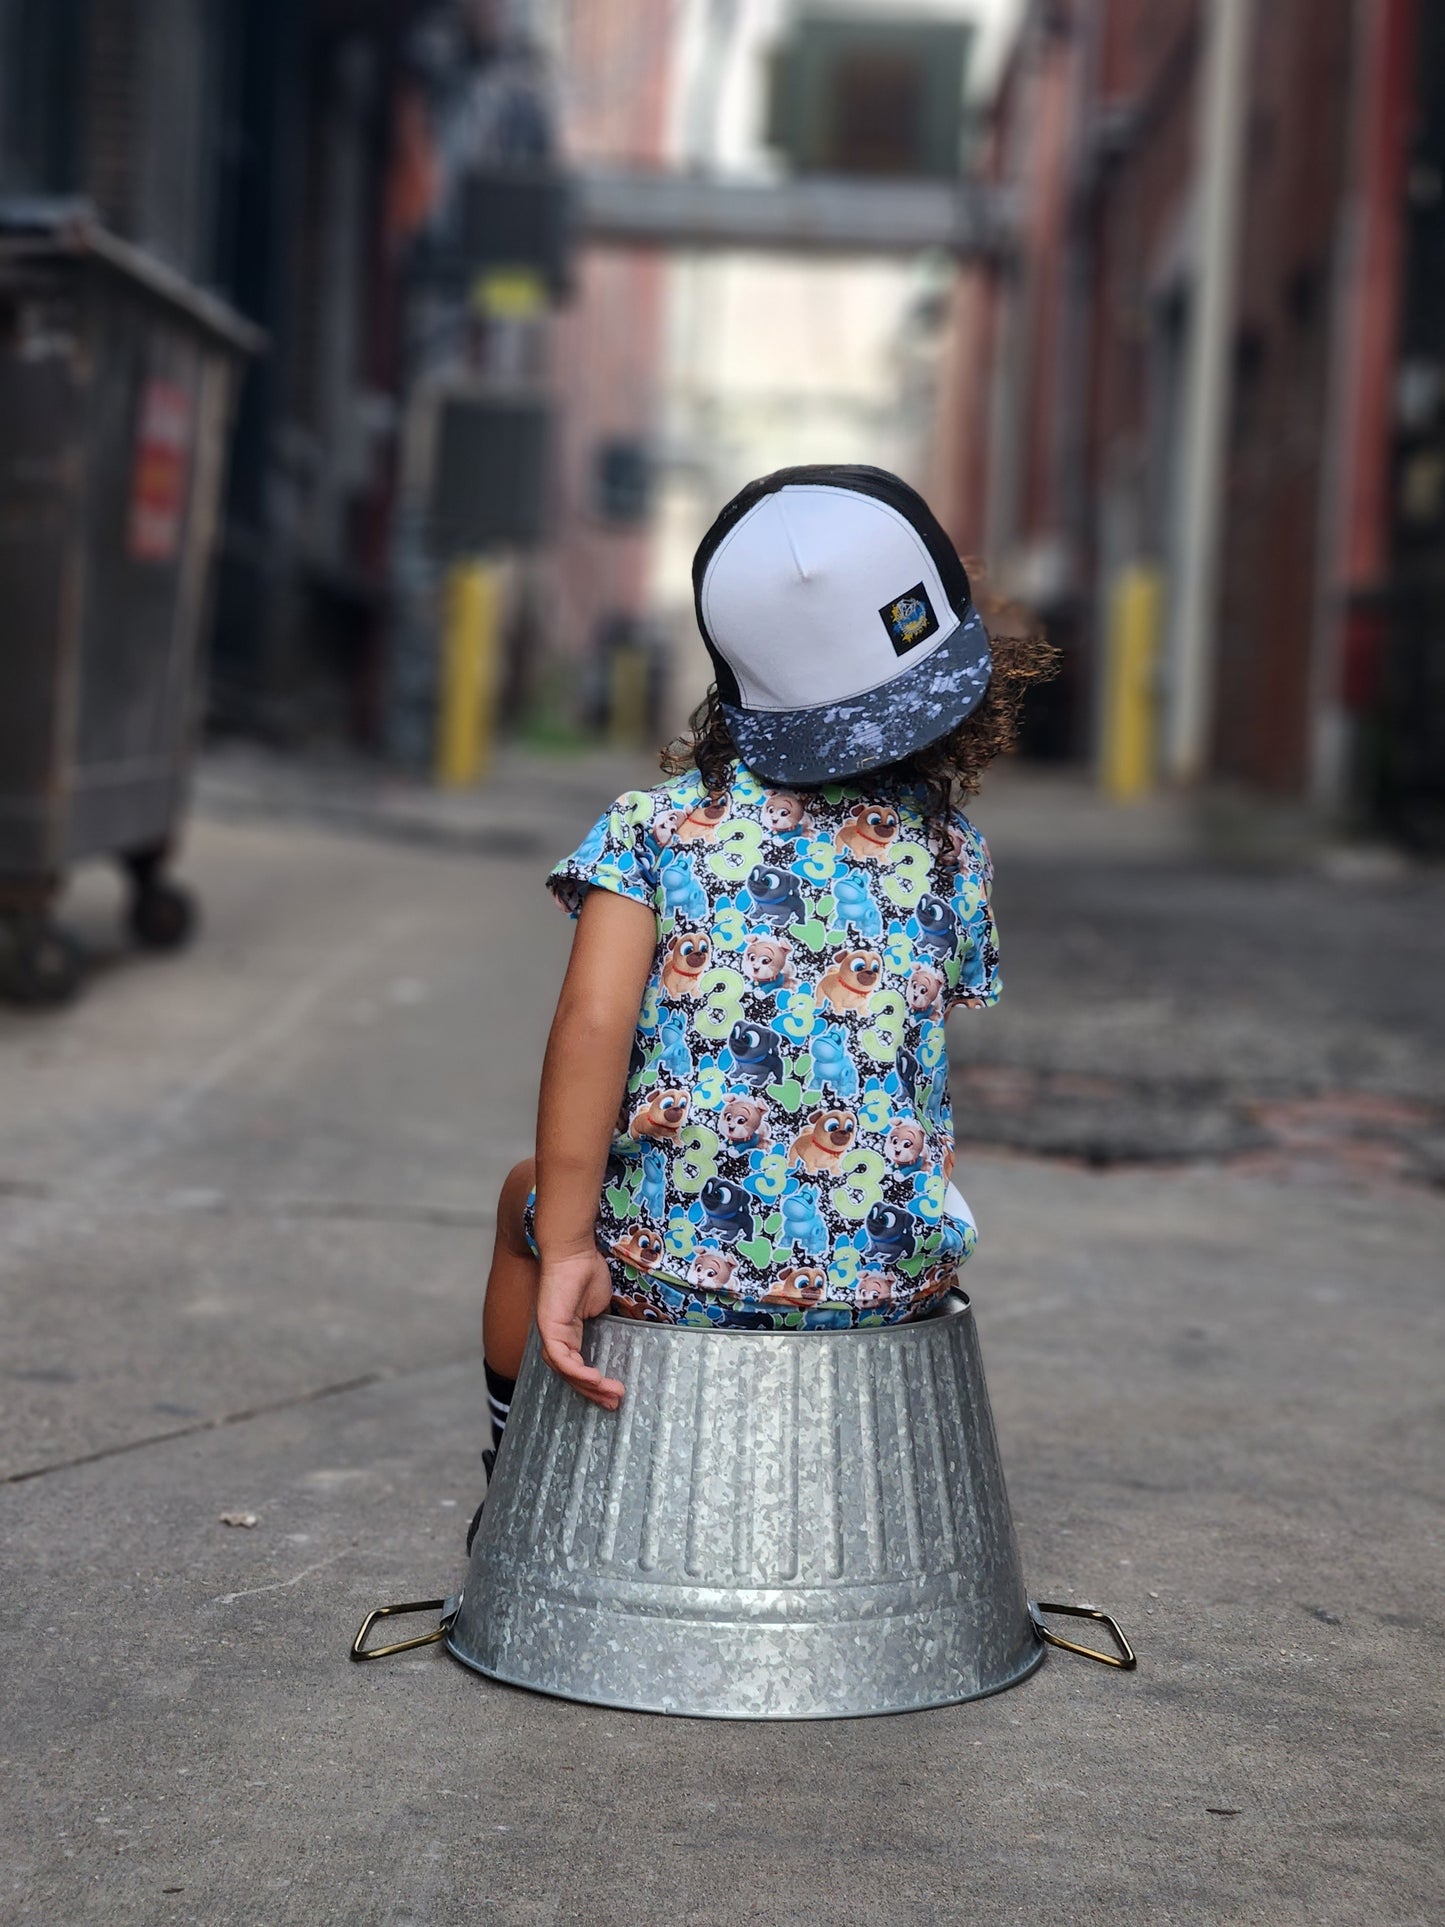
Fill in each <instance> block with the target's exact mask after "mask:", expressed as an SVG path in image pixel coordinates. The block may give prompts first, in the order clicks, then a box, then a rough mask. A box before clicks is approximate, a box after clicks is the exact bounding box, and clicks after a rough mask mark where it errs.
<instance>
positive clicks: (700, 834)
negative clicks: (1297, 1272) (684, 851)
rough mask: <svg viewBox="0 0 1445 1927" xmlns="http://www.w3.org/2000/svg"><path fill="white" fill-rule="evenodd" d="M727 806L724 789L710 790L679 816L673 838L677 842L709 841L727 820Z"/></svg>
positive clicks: (726, 796)
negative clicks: (698, 801)
mask: <svg viewBox="0 0 1445 1927" xmlns="http://www.w3.org/2000/svg"><path fill="white" fill-rule="evenodd" d="M728 807H729V806H728V795H727V791H726V790H710V791H709V792H708V794H707V795H706V796H705V797H704V798H703V799H702V801H701V802H700V803H694V804H693V806H692V808H691V809H690V810H689V811H688V812H687V814H686V815H685V816H683V817H682V818H680V820H679V822H678V825H677V828H676V829H675V830H674V831H673V836H674V838H675V839H676V840H677V842H679V843H710V842H711V841H712V839H713V838H714V837H715V836H716V835H717V833H718V831H719V829H721V827H722V825H723V824H724V823H725V822H726V821H727V814H728Z"/></svg>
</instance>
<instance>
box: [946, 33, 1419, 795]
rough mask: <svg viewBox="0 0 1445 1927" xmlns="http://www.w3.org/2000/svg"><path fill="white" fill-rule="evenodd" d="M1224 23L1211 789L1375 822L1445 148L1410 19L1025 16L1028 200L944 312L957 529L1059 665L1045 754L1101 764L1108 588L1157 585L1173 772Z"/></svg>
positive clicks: (999, 167) (1210, 626)
mask: <svg viewBox="0 0 1445 1927" xmlns="http://www.w3.org/2000/svg"><path fill="white" fill-rule="evenodd" d="M1240 6H1242V7H1243V20H1244V27H1243V31H1244V33H1245V35H1246V38H1245V39H1244V40H1243V41H1242V42H1241V43H1240V45H1241V47H1242V51H1243V60H1242V69H1241V71H1242V85H1241V87H1240V88H1239V90H1238V102H1239V105H1238V112H1237V120H1236V124H1237V129H1238V132H1237V139H1238V142H1239V148H1238V156H1239V179H1240V183H1241V186H1240V192H1239V194H1238V196H1237V197H1236V201H1235V205H1236V207H1237V219H1236V223H1235V228H1234V245H1233V248H1232V249H1231V250H1228V251H1227V252H1228V255H1229V258H1228V260H1227V263H1226V265H1227V268H1228V270H1229V284H1232V285H1230V293H1229V301H1230V306H1229V309H1228V312H1227V323H1228V326H1227V335H1226V338H1225V345H1224V350H1223V362H1222V368H1223V376H1222V387H1221V393H1222V405H1221V419H1222V422H1223V428H1222V454H1221V461H1220V464H1219V469H1218V478H1217V500H1218V518H1219V522H1218V529H1219V533H1218V542H1217V546H1216V548H1215V550H1214V555H1215V561H1214V564H1213V566H1212V567H1211V568H1210V569H1209V570H1208V571H1207V581H1208V604H1207V607H1208V620H1207V623H1206V625H1205V633H1206V640H1207V659H1206V662H1205V677H1206V683H1207V688H1206V697H1207V701H1206V712H1207V717H1208V727H1207V730H1206V733H1205V741H1204V746H1203V747H1204V754H1203V758H1202V762H1203V770H1204V773H1205V774H1207V775H1208V776H1209V777H1211V778H1212V779H1214V780H1216V781H1225V782H1230V783H1235V784H1239V785H1242V786H1244V787H1247V788H1248V789H1249V790H1251V791H1254V792H1262V793H1266V794H1273V795H1276V796H1279V797H1284V798H1313V799H1314V800H1315V801H1317V802H1319V803H1323V804H1325V805H1328V806H1332V807H1339V806H1340V805H1342V804H1348V803H1350V802H1351V801H1353V802H1355V803H1359V802H1362V801H1363V802H1374V803H1377V804H1378V803H1379V802H1380V800H1381V799H1380V794H1379V785H1378V783H1377V781H1376V780H1375V775H1374V774H1372V767H1373V765H1375V764H1377V763H1378V760H1379V759H1378V756H1377V755H1375V754H1374V752H1373V751H1372V750H1371V748H1370V744H1371V742H1372V741H1377V740H1378V734H1379V729H1380V727H1381V726H1382V721H1381V718H1382V711H1381V704H1382V703H1383V702H1384V700H1385V693H1386V691H1387V688H1388V685H1389V683H1390V668H1389V661H1390V658H1391V655H1392V652H1393V653H1395V654H1398V653H1399V652H1400V650H1401V649H1405V650H1406V652H1407V653H1408V648H1409V644H1408V640H1405V641H1402V640H1401V637H1400V634H1399V629H1400V623H1399V620H1398V619H1397V613H1396V612H1394V608H1393V603H1392V584H1393V583H1395V581H1396V579H1397V576H1398V566H1397V565H1398V562H1399V544H1398V541H1397V537H1396V521H1397V514H1396V502H1395V498H1394V495H1393V493H1392V487H1391V477H1392V474H1393V473H1394V467H1395V463H1396V453H1397V443H1398V425H1397V423H1396V421H1395V419H1394V415H1393V409H1394V393H1395V388H1396V373H1397V360H1398V357H1399V343H1400V340H1401V326H1402V319H1401V317H1402V312H1403V306H1402V304H1403V303H1404V302H1405V298H1406V288H1407V283H1408V268H1409V263H1410V259H1411V252H1410V245H1409V235H1408V230H1409V227H1410V222H1411V209H1410V197H1411V194H1412V193H1415V192H1417V191H1418V183H1419V178H1420V177H1421V170H1422V167H1425V166H1426V165H1427V163H1430V164H1433V163H1431V156H1430V154H1429V153H1428V152H1427V151H1426V150H1428V149H1429V147H1430V143H1431V142H1432V141H1434V140H1436V139H1437V135H1436V133H1435V132H1434V131H1433V130H1434V128H1435V120H1433V119H1432V117H1431V116H1430V115H1429V113H1428V112H1426V105H1427V103H1426V102H1425V101H1424V98H1423V94H1422V91H1421V90H1422V86H1423V84H1424V83H1423V82H1422V80H1421V75H1422V74H1423V73H1428V71H1429V68H1428V64H1422V61H1421V55H1422V53H1423V52H1424V43H1423V42H1422V39H1421V35H1422V32H1423V33H1425V34H1426V35H1427V37H1428V38H1429V40H1430V41H1431V43H1432V44H1433V42H1434V40H1435V39H1437V38H1438V37H1439V36H1438V35H1437V34H1436V32H1435V29H1434V27H1433V24H1432V25H1430V26H1429V27H1428V28H1422V25H1421V20H1420V17H1419V9H1418V8H1417V5H1416V4H1415V0H1269V4H1267V5H1265V4H1262V3H1261V0H1253V4H1252V5H1249V4H1246V3H1245V0H1035V3H1034V4H1032V5H1031V6H1030V8H1029V9H1028V13H1027V16H1026V20H1025V23H1024V26H1023V28H1022V30H1021V32H1020V36H1019V39H1018V42H1017V45H1016V47H1015V49H1014V53H1013V57H1012V61H1011V63H1010V66H1009V68H1008V70H1007V72H1006V74H1005V76H1004V79H1003V82H1002V85H1001V87H1000V90H999V93H998V95H997V98H996V100H995V103H994V107H993V112H992V115H991V120H990V124H989V127H988V129H987V133H986V138H985V142H984V147H983V154H982V165H983V166H984V167H985V169H986V170H987V171H988V172H989V173H990V174H991V176H992V177H994V178H995V179H997V180H999V181H1000V182H1002V183H1004V184H1005V185H1007V186H1008V187H1009V188H1011V189H1012V191H1013V193H1014V195H1015V197H1016V202H1017V215H1018V228H1017V232H1018V241H1017V245H1016V248H1015V250H1014V252H1013V255H1012V257H1011V258H1010V259H1009V260H1007V261H1006V262H1004V263H1002V264H997V265H993V266H984V265H979V266H973V267H970V268H969V269H968V270H966V272H965V273H964V275H963V276H962V277H961V283H960V287H959V291H958V295H957V310H956V316H955V320H956V330H955V333H956V342H957V354H958V357H959V368H958V370H957V371H956V374H955V378H954V381H953V383H952V384H951V387H952V392H953V394H954V397H955V400H954V406H953V409H952V413H951V418H950V420H949V421H948V423H947V424H946V435H947V441H948V446H949V449H950V451H951V453H952V456H953V466H952V490H951V494H952V514H953V520H954V523H955V533H956V535H957V537H958V539H959V541H960V543H961V545H962V546H964V547H965V548H966V549H970V550H973V551H974V552H982V553H984V554H986V555H987V556H988V558H989V560H990V562H991V564H992V566H993V568H994V570H995V572H996V573H998V574H1001V575H1002V576H1003V577H1004V579H1005V580H1006V581H1007V582H1008V583H1009V584H1010V585H1012V586H1014V587H1016V588H1017V589H1018V590H1019V591H1020V592H1021V593H1022V594H1024V595H1026V596H1027V597H1029V598H1031V599H1032V600H1033V601H1034V602H1035V603H1036V605H1037V606H1038V607H1039V608H1040V609H1041V611H1042V612H1043V613H1044V614H1045V615H1046V617H1047V618H1048V619H1049V621H1050V624H1051V626H1052V628H1053V630H1054V632H1055V634H1056V637H1057V639H1058V640H1059V641H1060V642H1061V643H1062V644H1063V645H1064V648H1065V651H1066V657H1067V669H1066V674H1065V677H1064V678H1063V679H1062V681H1061V684H1060V685H1059V688H1058V690H1057V692H1056V695H1055V697H1054V708H1053V710H1052V711H1051V712H1046V713H1045V714H1044V715H1043V716H1042V717H1041V718H1040V719H1039V720H1038V722H1037V723H1036V730H1037V731H1038V733H1039V734H1040V736H1041V738H1042V741H1041V743H1040V747H1043V748H1044V749H1046V750H1048V751H1051V752H1053V753H1055V754H1060V755H1073V756H1079V757H1085V756H1089V755H1091V754H1096V753H1097V752H1098V750H1099V746H1100V735H1101V728H1102V724H1101V718H1100V702H1099V690H1100V685H1101V681H1102V677H1103V674H1104V659H1105V655H1106V652H1107V648H1108V637H1109V625H1110V608H1111V594H1112V590H1113V586H1114V584H1115V583H1116V582H1117V581H1118V580H1119V578H1120V575H1121V572H1123V571H1126V570H1129V569H1131V568H1133V567H1136V566H1137V565H1140V564H1144V565H1150V566H1154V567H1157V568H1158V569H1159V570H1160V571H1161V573H1162V580H1163V585H1164V593H1163V597H1162V602H1161V605H1160V606H1161V608H1162V612H1163V614H1162V620H1161V630H1160V635H1159V639H1158V661H1159V673H1158V693H1159V710H1160V737H1161V762H1162V763H1164V764H1166V765H1167V747H1166V745H1167V737H1168V730H1167V715H1168V711H1169V706H1170V703H1171V700H1173V699H1174V696H1175V689H1174V684H1175V683H1176V682H1177V676H1176V669H1177V664H1176V661H1175V652H1176V651H1177V645H1178V636H1177V634H1176V633H1175V630H1176V628H1177V623H1178V609H1177V602H1176V597H1175V593H1174V592H1175V591H1176V589H1177V584H1178V582H1179V580H1180V577H1181V572H1182V567H1183V562H1184V559H1185V555H1186V550H1187V546H1188V544H1189V542H1190V541H1191V540H1193V539H1195V537H1196V535H1197V526H1196V522H1197V511H1198V503H1197V500H1191V498H1190V497H1189V495H1188V493H1187V489H1186V475H1187V469H1188V460H1187V458H1188V453H1189V450H1188V447H1187V442H1188V435H1189V432H1190V430H1189V424H1190V423H1191V421H1193V420H1195V419H1197V417H1195V416H1192V415H1191V413H1190V408H1189V403H1190V397H1191V389H1190V383H1191V379H1192V374H1191V371H1192V367H1193V364H1192V362H1191V345H1192V337H1191V330H1192V328H1193V327H1194V325H1195V322H1196V317H1197V316H1198V314H1199V313H1200V311H1201V307H1202V295H1201V287H1202V277H1203V276H1204V274H1205V273H1206V272H1209V271H1212V270H1211V269H1210V268H1209V266H1208V263H1207V262H1206V260H1205V258H1204V254H1203V247H1204V243H1203V242H1202V240H1201V229H1202V223H1203V219H1204V215H1203V212H1202V210H1203V208H1204V202H1205V188H1204V173H1205V166H1206V157H1205V154H1204V151H1203V143H1204V142H1205V140H1206V138H1207V136H1206V133H1205V131H1204V130H1205V128H1206V126H1207V125H1208V124H1210V123H1209V122H1208V116H1207V111H1206V110H1207V107H1208V104H1209V103H1208V101H1207V100H1206V88H1207V82H1206V74H1207V72H1209V71H1211V69H1210V68H1209V64H1208V52H1209V36H1210V33H1211V32H1212V31H1217V30H1218V29H1217V21H1218V17H1219V11H1222V9H1223V8H1224V7H1240ZM1211 8H1214V9H1216V10H1218V11H1216V12H1214V13H1211ZM1239 17H1240V16H1239V15H1238V14H1236V18H1239ZM1422 155H1423V159H1422ZM1436 176H1437V178H1438V166H1437V167H1436ZM1417 225H1418V224H1417ZM1415 251H1416V253H1417V254H1418V252H1419V246H1418V245H1417V247H1416V250H1415ZM1416 279H1417V280H1418V279H1419V276H1418V275H1417V276H1416ZM1440 352H1441V353H1442V354H1445V342H1442V343H1441V345H1440ZM1417 653H1418V650H1417ZM1426 680H1427V681H1428V678H1427V679H1426Z"/></svg>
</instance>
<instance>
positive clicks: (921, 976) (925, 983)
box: [906, 964, 947, 1017]
mask: <svg viewBox="0 0 1445 1927" xmlns="http://www.w3.org/2000/svg"><path fill="white" fill-rule="evenodd" d="M946 984H947V980H946V978H945V977H944V974H943V972H942V971H941V970H934V969H933V968H932V967H931V966H930V965H929V964H915V965H914V966H913V974H912V975H911V976H910V977H909V979H908V990H907V993H906V995H907V999H908V1008H909V1009H910V1010H911V1011H912V1012H913V1014H914V1016H915V1017H941V1016H942V1015H943V993H944V989H945V988H946Z"/></svg>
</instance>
